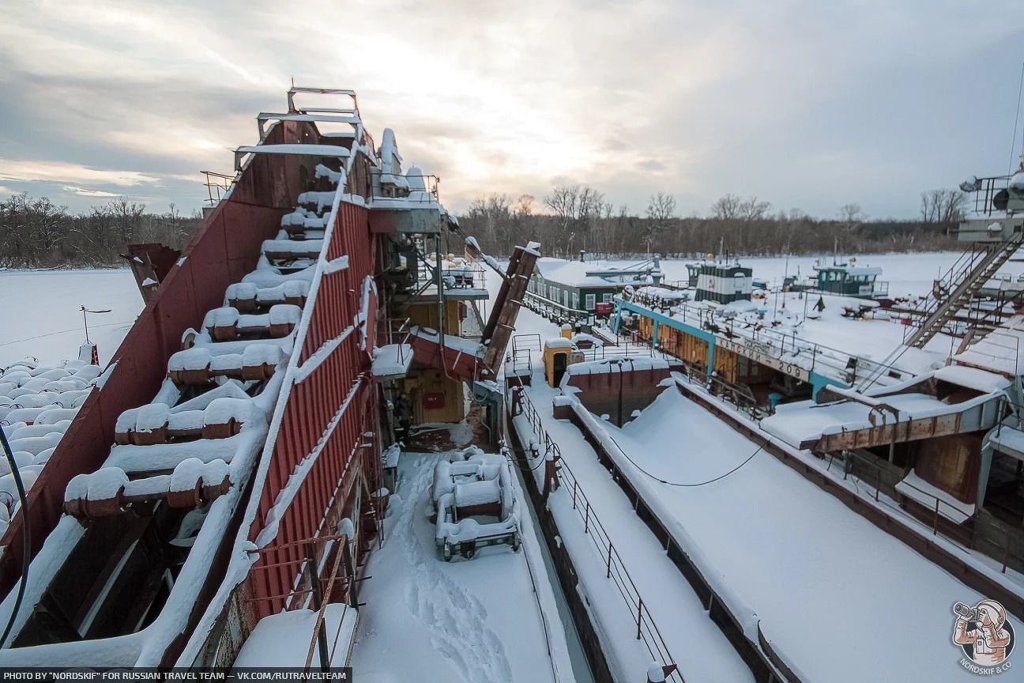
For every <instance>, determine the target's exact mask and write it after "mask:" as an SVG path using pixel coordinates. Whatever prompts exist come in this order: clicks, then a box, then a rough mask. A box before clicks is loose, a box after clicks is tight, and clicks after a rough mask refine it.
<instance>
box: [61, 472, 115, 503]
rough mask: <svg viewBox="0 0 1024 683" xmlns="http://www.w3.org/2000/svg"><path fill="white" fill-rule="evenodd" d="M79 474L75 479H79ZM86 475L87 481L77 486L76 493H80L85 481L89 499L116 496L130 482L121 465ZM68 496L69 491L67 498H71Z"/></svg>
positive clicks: (103, 498)
mask: <svg viewBox="0 0 1024 683" xmlns="http://www.w3.org/2000/svg"><path fill="white" fill-rule="evenodd" d="M78 476H83V475H78ZM78 476H76V477H75V479H78ZM84 476H85V481H84V482H80V483H79V484H77V485H76V486H75V490H74V493H76V494H80V490H79V486H81V485H82V483H85V484H86V485H87V486H88V489H87V492H86V497H87V498H88V499H89V500H107V499H109V498H115V497H117V495H118V494H119V493H120V492H121V491H122V490H123V489H124V487H125V486H126V485H127V484H128V475H127V474H125V472H124V470H122V469H121V468H119V467H103V468H101V469H98V470H96V471H95V472H93V473H92V474H89V475H84ZM69 488H70V487H69ZM66 496H67V492H65V500H69V499H68V498H67V497H66Z"/></svg>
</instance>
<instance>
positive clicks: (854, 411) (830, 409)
mask: <svg viewBox="0 0 1024 683" xmlns="http://www.w3.org/2000/svg"><path fill="white" fill-rule="evenodd" d="M876 398H877V399H878V400H879V401H881V402H882V403H884V404H885V405H888V406H891V407H893V408H895V409H896V410H898V411H899V418H898V419H896V421H897V422H906V421H908V420H911V419H917V418H922V417H930V416H933V415H942V414H947V413H954V412H960V411H962V410H964V409H966V408H968V407H970V406H973V405H974V401H973V400H972V401H966V402H964V403H956V404H953V405H950V404H947V403H943V402H942V401H940V400H939V399H937V398H935V397H934V396H931V395H929V394H919V393H909V394H894V395H890V396H879V397H876ZM870 412H871V407H870V406H867V405H864V404H863V403H858V402H855V401H840V402H837V403H824V404H821V405H816V404H815V403H814V402H813V401H798V402H796V403H786V404H782V405H780V406H779V407H778V410H777V412H776V413H775V414H774V415H770V416H769V417H766V418H764V419H763V420H761V428H762V429H763V430H764V431H766V432H768V433H769V434H772V435H774V436H777V437H779V438H780V439H782V440H783V441H785V442H786V443H788V444H790V445H792V446H796V447H799V446H800V445H801V444H802V443H805V442H807V441H812V440H816V439H819V438H821V436H822V435H823V434H836V433H839V432H840V431H852V430H856V429H866V428H868V427H872V426H875V425H874V424H873V423H872V421H871V420H870V419H869V414H870ZM894 419H895V418H894V416H893V415H892V414H891V413H889V412H883V414H882V417H880V418H879V422H878V425H879V426H880V425H881V424H883V420H884V421H885V423H886V424H888V423H891V422H892V421H893V420H894Z"/></svg>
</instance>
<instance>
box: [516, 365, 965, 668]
mask: <svg viewBox="0 0 1024 683" xmlns="http://www.w3.org/2000/svg"><path fill="white" fill-rule="evenodd" d="M527 392H528V395H529V396H530V398H531V400H532V402H533V403H534V405H536V406H537V410H538V412H539V413H540V415H541V416H542V420H543V423H544V428H545V429H546V430H547V431H548V432H549V433H550V435H551V436H552V438H554V439H555V440H556V441H557V442H558V444H559V446H560V448H561V453H562V457H563V458H564V459H565V461H566V462H567V463H568V464H569V466H570V467H572V468H573V469H574V470H576V469H580V468H584V467H591V468H592V467H593V466H594V465H596V464H597V455H596V453H595V452H594V450H593V449H592V448H591V446H590V445H589V444H588V443H587V442H586V441H585V440H584V437H583V434H582V433H581V432H580V430H579V429H578V428H577V427H575V426H573V425H572V424H570V423H568V422H566V421H560V420H556V419H555V418H554V417H552V415H551V410H550V408H549V406H550V405H551V400H552V399H553V397H554V396H555V395H556V393H557V392H556V390H554V389H552V388H550V387H548V386H547V385H545V384H544V383H543V379H542V378H540V377H538V378H536V381H535V383H534V385H533V386H532V387H529V388H528V389H527ZM595 420H596V422H597V423H599V428H602V429H603V430H604V431H605V432H606V433H607V434H608V435H609V436H610V437H611V440H612V441H613V443H614V444H616V445H617V446H618V448H619V449H620V455H623V457H622V458H621V460H622V461H621V462H616V465H617V466H618V467H619V468H620V470H621V471H622V472H623V473H624V474H625V475H626V476H627V478H628V480H629V481H630V483H631V484H632V485H633V487H634V488H635V489H636V490H637V491H638V492H639V494H640V495H641V497H642V498H643V499H644V501H645V503H646V504H647V505H648V506H649V507H650V509H651V510H652V511H653V512H654V514H655V515H656V516H657V517H658V518H659V519H661V521H662V522H663V523H664V524H665V525H666V526H668V527H669V529H670V533H672V535H673V537H674V538H675V539H676V540H677V542H678V543H679V544H680V546H681V547H682V548H684V550H685V551H686V552H687V553H688V554H689V555H690V557H691V558H692V559H693V560H694V562H695V563H696V564H697V565H698V566H699V567H700V569H701V570H702V573H703V574H704V576H705V577H709V580H710V581H711V582H712V584H713V586H714V587H715V588H716V590H718V591H719V592H720V593H723V594H725V595H727V596H728V600H730V601H731V605H730V609H732V610H733V611H736V612H740V613H741V617H740V618H741V619H742V620H744V621H749V623H756V624H758V625H759V626H760V628H761V630H762V631H763V632H764V634H765V635H766V637H767V638H768V640H769V641H770V642H771V644H772V647H773V649H774V650H775V651H776V652H777V653H778V654H779V655H780V656H781V657H782V658H783V660H784V661H785V662H786V663H787V664H788V665H789V666H791V667H792V668H793V669H794V671H796V672H798V675H799V676H800V678H801V680H829V681H862V680H870V679H873V678H877V677H878V676H882V677H884V678H886V679H887V680H888V679H892V680H948V681H952V680H970V679H971V678H972V676H971V674H970V673H968V672H966V671H965V670H963V669H961V668H959V667H958V666H957V661H958V659H959V656H958V651H957V649H956V648H955V647H954V646H953V645H952V643H951V641H950V633H951V628H952V623H953V619H954V617H953V615H952V611H951V609H952V605H953V603H955V602H956V601H958V600H961V601H965V602H970V603H972V604H973V603H974V602H977V601H978V600H979V599H981V597H982V596H980V595H979V594H978V593H977V592H976V591H974V590H973V589H971V588H969V587H968V586H966V585H965V584H963V583H962V582H960V581H958V580H957V579H956V578H954V577H953V576H952V575H950V574H949V573H947V572H946V571H944V570H943V569H942V568H940V567H939V566H937V565H935V564H933V563H932V562H930V561H928V560H927V559H925V558H924V557H922V556H921V555H919V554H917V553H916V552H914V551H913V550H912V549H911V548H909V547H908V546H906V545H904V544H903V543H902V542H900V541H899V540H897V539H896V538H894V537H892V536H890V535H889V534H887V533H885V532H884V531H881V530H879V529H878V528H877V527H875V526H874V525H872V524H871V523H870V522H869V521H867V520H866V519H864V518H863V517H861V516H860V515H858V514H856V513H855V512H853V511H851V510H849V509H848V508H846V507H845V506H844V505H843V504H842V502H840V501H839V500H838V499H837V498H835V497H834V496H832V495H830V494H828V493H826V492H824V491H822V490H820V489H819V488H817V487H816V486H814V485H813V484H811V483H809V482H808V481H807V480H805V479H804V478H803V477H801V476H800V475H798V474H797V473H796V472H794V471H793V470H792V469H790V468H789V467H787V466H786V465H785V464H783V463H781V462H779V461H778V460H776V459H775V458H774V457H772V456H771V455H770V454H768V453H765V452H759V444H758V443H755V442H753V441H751V440H749V439H747V438H746V437H745V436H743V435H742V434H740V433H738V432H736V431H735V430H733V429H732V428H731V427H729V426H728V425H727V424H726V423H724V422H722V421H721V420H719V419H718V418H716V417H714V416H712V415H710V414H709V413H708V412H707V411H705V410H704V409H703V408H701V407H700V406H698V405H696V404H695V403H693V402H691V401H689V400H688V399H686V398H684V397H683V396H682V395H681V394H679V393H678V392H677V391H676V390H675V389H674V388H671V387H670V388H668V389H667V390H666V391H665V392H664V393H663V394H662V395H661V396H660V397H659V398H658V399H657V400H656V401H655V402H654V404H652V405H651V406H650V407H648V408H647V409H646V410H645V411H643V413H641V414H640V416H639V417H638V418H637V419H635V420H633V421H632V422H631V423H628V424H627V425H626V426H625V427H623V428H622V429H618V428H616V427H615V426H614V425H612V424H611V423H609V422H607V421H603V420H600V419H599V418H595ZM751 456H752V457H751ZM747 458H750V460H749V462H747V463H746V464H745V465H741V463H743V462H744V461H745V460H747ZM598 466H600V465H598ZM737 466H740V467H739V469H737V470H736V471H735V472H734V473H732V474H730V475H728V476H726V477H724V478H723V479H721V480H719V481H715V482H713V483H710V484H707V485H703V486H692V484H694V483H702V482H705V481H707V480H711V479H714V478H715V477H718V476H720V475H722V474H723V473H727V472H730V471H731V470H733V468H735V467H737ZM641 468H642V469H641ZM609 484H610V485H609V486H607V487H606V488H607V489H608V490H607V491H605V492H604V493H603V495H601V496H592V498H593V499H594V500H596V505H597V506H598V509H597V510H596V513H597V514H598V515H599V516H609V515H611V514H614V513H612V512H609V511H608V510H614V509H615V507H616V506H618V507H621V504H622V503H623V502H628V501H627V499H626V496H625V494H624V493H623V492H622V491H621V490H620V489H618V487H617V486H616V485H614V484H612V482H609ZM683 484H685V485H687V486H685V487H684V486H682V485H683ZM603 507H604V508H607V510H603V509H602V508H603ZM624 540H625V539H624ZM636 561H637V563H638V564H643V563H645V562H647V561H654V558H651V560H648V559H647V558H641V557H637V559H636ZM675 580H677V581H679V582H683V581H685V579H684V578H683V577H682V575H678V576H677V577H675ZM660 607H661V606H660V605H653V606H652V607H651V610H652V612H653V614H654V616H655V618H656V619H657V618H659V611H658V610H659V608H660ZM663 618H669V617H668V616H667V615H666V616H665V617H663ZM903 631H905V632H906V633H907V634H908V635H907V641H906V642H900V641H899V640H895V641H894V639H893V638H894V632H903ZM840 632H841V633H842V637H837V635H838V634H839V633H840ZM911 634H912V635H911ZM908 648H909V650H908ZM910 652H912V653H913V654H912V655H911V654H910ZM883 672H884V674H883ZM691 678H693V677H692V676H687V680H691ZM701 678H702V677H696V678H694V680H700V679H701ZM704 680H711V678H704Z"/></svg>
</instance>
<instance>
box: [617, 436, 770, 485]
mask: <svg viewBox="0 0 1024 683" xmlns="http://www.w3.org/2000/svg"><path fill="white" fill-rule="evenodd" d="M605 433H606V434H608V432H607V431H606V432H605ZM608 438H609V439H611V440H612V443H614V444H615V445H616V447H618V449H619V452H620V453H622V455H623V457H625V458H626V460H628V461H629V462H630V464H632V465H633V467H635V468H636V469H637V470H639V471H640V473H641V474H644V475H646V476H648V477H650V478H651V479H654V480H655V481H657V482H658V483H661V484H664V485H665V486H674V487H678V488H696V487H698V486H707V485H708V484H713V483H715V482H716V481H721V480H722V479H725V478H726V477H728V476H729V475H731V474H733V473H734V472H737V471H739V470H740V468H742V467H743V466H744V465H746V464H747V463H748V462H750V461H751V460H753V459H754V456H755V455H757V454H758V453H760V452H761V451H763V450H764V447H765V446H767V445H768V441H767V440H766V441H765V442H764V443H763V444H761V445H760V446H758V447H757V449H756V450H755V451H754V452H753V453H751V454H750V455H748V456H747V458H746V459H745V460H744V461H743V462H741V463H740V464H739V465H736V466H735V467H733V468H732V469H731V470H729V471H728V472H726V473H725V474H720V475H718V476H717V477H714V478H713V479H708V480H707V481H701V482H693V483H689V482H677V481H669V480H667V479H662V478H661V477H659V476H657V475H656V474H651V473H650V472H648V471H647V470H646V469H644V468H643V467H641V466H640V465H639V464H637V462H636V461H635V460H633V458H631V457H629V453H627V452H626V449H624V448H623V447H622V446H621V445H619V442H618V441H616V440H615V437H614V436H612V435H611V434H608Z"/></svg>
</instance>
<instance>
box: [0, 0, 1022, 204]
mask: <svg viewBox="0 0 1024 683" xmlns="http://www.w3.org/2000/svg"><path fill="white" fill-rule="evenodd" d="M214 5H216V6H217V7H218V9H213V8H212V7H213V6H214ZM3 13H4V17H3V19H2V20H0V87H2V92H3V97H2V99H0V196H6V195H8V194H10V193H12V192H21V191H28V192H29V193H31V194H32V195H36V196H39V195H45V196H48V197H50V198H51V199H53V200H55V201H57V202H59V203H61V204H66V205H68V206H69V207H70V208H71V209H72V210H82V209H85V208H86V207H88V206H90V205H92V204H95V203H102V202H104V201H106V198H108V197H111V196H120V195H127V196H129V197H131V198H133V199H136V200H138V201H141V202H144V203H146V204H147V205H148V207H149V208H150V209H151V210H154V211H164V210H166V208H167V206H168V204H170V203H172V202H173V203H174V204H176V205H177V206H178V207H179V208H180V209H182V210H184V211H186V212H190V211H192V210H193V209H195V208H197V207H199V206H200V205H201V204H202V199H203V198H204V197H205V194H206V190H205V188H204V187H203V186H202V185H201V184H200V183H199V180H200V176H199V171H200V170H204V169H209V170H218V171H228V170H230V168H231V165H232V155H231V150H232V149H234V148H235V147H237V146H239V145H243V144H251V143H252V142H253V141H254V140H255V138H256V135H257V130H256V124H255V121H254V117H255V114H256V113H257V112H259V111H281V110H283V109H284V102H285V99H284V94H285V91H286V90H287V88H288V84H289V80H290V78H292V77H294V78H295V81H296V83H297V84H299V85H316V86H332V87H349V88H354V89H355V90H357V91H358V93H359V102H360V108H361V110H362V114H363V119H364V121H365V123H366V125H367V127H368V128H369V130H370V131H371V132H372V133H373V134H374V136H375V137H376V139H377V140H380V131H381V130H382V129H383V128H384V127H391V128H393V129H394V130H395V131H396V134H397V136H398V144H399V148H400V150H401V151H402V153H403V156H404V157H405V159H406V161H407V162H415V163H417V164H418V165H420V166H421V167H423V169H424V170H425V171H426V172H432V173H436V174H438V175H439V176H440V177H441V179H442V182H441V189H442V199H443V201H445V203H446V204H448V205H449V207H451V208H454V209H455V210H461V209H463V208H465V206H466V205H467V204H468V203H469V201H471V200H472V199H473V198H475V197H479V196H483V195H486V194H488V193H491V192H504V193H508V194H511V195H519V194H522V193H530V194H533V195H535V196H536V197H537V198H538V200H540V199H541V198H542V197H543V196H544V194H545V193H547V192H548V191H549V190H550V188H551V187H552V186H554V185H555V184H559V183H568V182H572V183H585V184H590V185H593V186H595V187H596V188H597V189H599V190H600V191H602V192H604V193H605V195H606V197H607V198H608V199H609V200H610V201H612V202H614V203H615V204H616V205H617V206H618V205H622V204H626V205H628V206H629V207H630V208H631V209H632V210H634V211H637V212H642V210H643V209H644V208H645V207H646V204H647V198H648V197H649V195H650V194H652V193H653V192H656V191H664V192H669V193H672V194H674V195H675V197H676V199H677V201H678V204H679V211H680V213H681V214H684V215H686V214H691V213H696V214H705V213H707V211H708V209H709V207H710V205H711V204H712V203H713V202H714V200H715V199H716V198H717V197H719V196H721V195H723V194H725V193H729V192H731V193H735V194H740V195H744V196H748V195H757V196H758V197H760V198H762V199H765V200H768V201H770V202H771V203H772V205H773V206H774V207H776V208H779V209H785V210H789V209H793V208H799V209H802V210H804V211H807V212H809V213H812V214H816V215H819V216H826V217H831V216H835V215H836V212H837V209H838V207H840V206H841V205H843V204H846V203H848V202H856V203H859V204H860V205H861V206H862V207H863V208H864V210H865V212H866V213H867V214H869V215H870V216H873V217H881V216H899V217H910V216H913V215H915V214H916V213H917V211H918V205H919V195H920V192H921V191H922V190H927V189H932V188H939V187H952V186H955V185H956V184H957V183H959V181H960V180H962V179H963V178H965V177H967V176H968V175H972V174H973V175H988V174H997V173H1005V172H1006V171H1007V167H1008V164H1009V160H1010V158H1011V137H1012V133H1013V125H1014V115H1015V109H1016V105H1017V94H1018V83H1019V79H1020V73H1021V63H1022V60H1024V2H1022V1H1021V0H990V1H989V2H985V3H976V2H968V1H967V0H964V1H962V2H954V1H951V0H913V1H911V0H898V1H894V0H887V1H883V2H852V1H848V0H828V1H827V2H826V1H824V0H810V1H797V0H794V1H789V2H767V1H764V0H747V1H739V0H703V1H699V2H691V1H685V2H684V1H679V2H669V1H662V2H646V1H636V0H630V1H625V0H623V1H621V2H620V1H616V0H612V1H606V2H584V1H577V2H553V1H543V0H542V1H538V2H534V1H533V0H517V2H488V1H486V0H472V1H470V0H466V1H462V0H459V1H445V0H438V1H435V2H389V1H382V0H376V1H373V2H353V1H349V0H344V1H336V2H295V1H289V2H281V1H280V0H279V1H277V2H265V1H263V0H248V1H246V2H237V3H232V2H226V3H210V2H205V1H204V2H195V3H184V2H183V3H167V2H160V3H153V4H149V3H144V2H139V1H135V2H131V3H127V2H119V3H109V2H89V1H85V0H75V1H74V2H66V1H60V2H42V3H38V2H32V3H29V2H17V1H15V2H8V3H4V10H3ZM1021 128H1024V122H1022V126H1021ZM1020 137H1021V131H1020V130H1019V131H1018V142H1017V145H1016V147H1017V150H1018V153H1019V149H1020V145H1021V143H1020V141H1019V138H1020Z"/></svg>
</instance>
